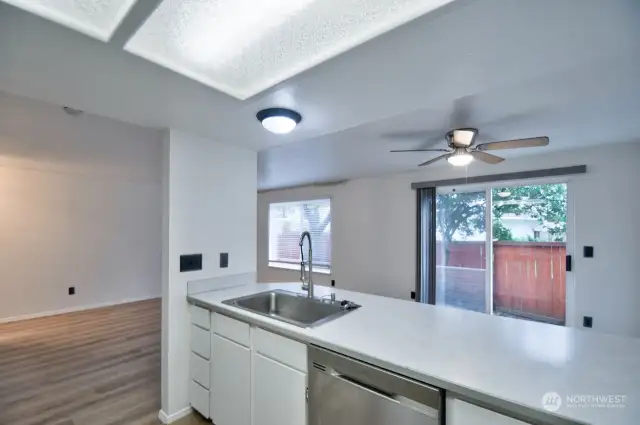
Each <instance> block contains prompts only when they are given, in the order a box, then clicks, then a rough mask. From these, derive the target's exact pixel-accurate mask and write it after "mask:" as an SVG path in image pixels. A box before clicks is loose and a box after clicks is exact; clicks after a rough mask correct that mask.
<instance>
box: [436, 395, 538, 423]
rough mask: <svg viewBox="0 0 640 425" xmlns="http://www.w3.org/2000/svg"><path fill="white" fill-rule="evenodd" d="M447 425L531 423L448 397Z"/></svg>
mask: <svg viewBox="0 0 640 425" xmlns="http://www.w3.org/2000/svg"><path fill="white" fill-rule="evenodd" d="M447 425H529V424H527V423H525V422H522V421H519V420H517V419H513V418H510V417H508V416H504V415H501V414H499V413H496V412H493V411H491V410H487V409H484V408H482V407H479V406H476V405H474V404H470V403H466V402H464V401H461V400H458V399H455V398H449V397H447Z"/></svg>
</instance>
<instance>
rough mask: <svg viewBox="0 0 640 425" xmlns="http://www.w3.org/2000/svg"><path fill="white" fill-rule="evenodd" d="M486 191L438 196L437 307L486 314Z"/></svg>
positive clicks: (441, 194)
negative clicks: (458, 308)
mask: <svg viewBox="0 0 640 425" xmlns="http://www.w3.org/2000/svg"><path fill="white" fill-rule="evenodd" d="M486 206H487V200H486V192H485V191H479V192H478V191H473V192H459V191H458V192H448V193H438V194H437V195H436V245H435V246H436V304H445V305H449V306H454V307H460V308H464V309H467V310H474V311H486V308H487V306H486V302H487V297H490V294H488V293H487V290H486V272H487V269H486V258H487V250H486V241H487V232H486V229H485V224H486Z"/></svg>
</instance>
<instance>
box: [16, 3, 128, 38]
mask: <svg viewBox="0 0 640 425" xmlns="http://www.w3.org/2000/svg"><path fill="white" fill-rule="evenodd" d="M3 1H4V2H5V3H9V4H11V5H13V6H16V7H19V8H20V9H24V10H26V11H27V12H31V13H33V14H35V15H38V16H41V17H43V18H45V19H48V20H50V21H53V22H56V23H58V24H60V25H64V26H66V27H69V28H71V29H73V30H76V31H79V32H81V33H83V34H85V35H88V36H90V37H93V38H97V39H98V40H102V41H108V40H109V38H111V36H112V35H113V32H114V31H115V30H116V28H118V25H120V22H121V21H122V20H123V19H124V17H125V16H127V13H129V9H131V7H132V6H133V5H134V3H135V2H136V0H46V1H44V0H40V1H34V0H3Z"/></svg>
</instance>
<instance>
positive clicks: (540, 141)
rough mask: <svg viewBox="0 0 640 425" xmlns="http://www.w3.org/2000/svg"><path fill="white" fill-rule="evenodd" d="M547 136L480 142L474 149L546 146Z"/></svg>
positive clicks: (489, 149) (547, 142)
mask: <svg viewBox="0 0 640 425" xmlns="http://www.w3.org/2000/svg"><path fill="white" fill-rule="evenodd" d="M548 144H549V138H548V137H546V136H545V137H532V138H529V139H517V140H505V141H502V142H490V143H481V144H479V145H478V146H476V149H478V150H481V151H493V150H498V149H517V148H533V147H537V146H547V145H548Z"/></svg>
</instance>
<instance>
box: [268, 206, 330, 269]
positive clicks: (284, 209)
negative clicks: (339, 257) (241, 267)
mask: <svg viewBox="0 0 640 425" xmlns="http://www.w3.org/2000/svg"><path fill="white" fill-rule="evenodd" d="M305 230H306V231H308V232H309V233H310V234H311V239H312V243H313V271H314V272H319V273H326V274H328V273H331V200H330V199H315V200H309V201H296V202H280V203H272V204H269V267H278V268H284V269H291V270H299V269H300V246H299V245H298V242H299V241H300V234H301V233H302V232H304V231H305ZM307 243H308V242H307V241H306V240H305V242H304V246H303V250H304V255H305V262H306V261H308V258H306V257H307V251H308V249H309V248H308V246H307Z"/></svg>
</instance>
